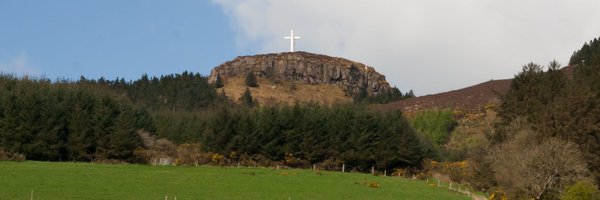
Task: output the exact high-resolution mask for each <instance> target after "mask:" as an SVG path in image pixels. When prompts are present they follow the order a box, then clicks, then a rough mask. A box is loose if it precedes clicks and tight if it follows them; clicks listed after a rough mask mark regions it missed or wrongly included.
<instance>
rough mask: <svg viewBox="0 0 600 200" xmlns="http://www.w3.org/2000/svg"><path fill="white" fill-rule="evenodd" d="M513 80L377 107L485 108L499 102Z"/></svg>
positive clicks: (493, 81) (413, 110)
mask: <svg viewBox="0 0 600 200" xmlns="http://www.w3.org/2000/svg"><path fill="white" fill-rule="evenodd" d="M511 82H512V79H502V80H490V81H487V82H483V83H480V84H477V85H474V86H470V87H466V88H463V89H459V90H453V91H448V92H442V93H438V94H431V95H425V96H420V97H414V98H410V99H404V100H400V101H396V102H391V103H388V104H382V105H377V107H378V108H381V109H400V110H403V111H405V112H416V111H419V110H423V109H433V108H438V109H443V108H452V109H455V110H476V109H480V108H483V107H484V106H485V105H486V104H488V103H494V102H498V101H499V100H500V99H499V95H503V94H505V93H506V92H508V90H509V89H510V84H511Z"/></svg>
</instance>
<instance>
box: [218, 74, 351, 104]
mask: <svg viewBox="0 0 600 200" xmlns="http://www.w3.org/2000/svg"><path fill="white" fill-rule="evenodd" d="M244 81H245V79H244V77H242V76H237V77H233V78H229V79H227V80H224V83H225V86H224V87H223V89H219V91H222V90H224V91H225V94H226V95H227V96H228V97H229V98H230V99H232V100H234V101H237V102H239V98H240V97H241V96H242V94H243V93H244V92H245V91H246V88H247V87H248V86H246V84H245V82H244ZM257 81H258V85H259V87H256V88H252V87H250V92H251V93H252V97H254V98H255V99H257V100H258V102H259V103H260V104H267V105H268V104H275V103H288V104H293V103H296V102H318V103H321V104H333V103H350V102H352V98H351V97H349V96H345V95H344V91H343V89H342V88H341V86H338V85H328V84H307V83H301V82H299V81H296V82H294V84H295V90H292V89H290V88H291V84H292V81H282V82H280V83H275V82H273V81H271V80H269V79H265V78H262V77H257Z"/></svg>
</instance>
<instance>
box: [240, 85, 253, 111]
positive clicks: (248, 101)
mask: <svg viewBox="0 0 600 200" xmlns="http://www.w3.org/2000/svg"><path fill="white" fill-rule="evenodd" d="M240 99H241V100H242V103H243V104H244V105H246V106H249V107H252V106H254V99H253V98H252V93H251V92H250V88H246V91H245V92H244V94H242V97H241V98H240Z"/></svg>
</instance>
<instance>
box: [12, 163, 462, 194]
mask: <svg viewBox="0 0 600 200" xmlns="http://www.w3.org/2000/svg"><path fill="white" fill-rule="evenodd" d="M369 185H379V187H377V188H372V187H369ZM31 190H33V191H34V199H144V200H146V199H157V200H159V199H160V200H162V199H165V196H167V195H168V196H169V197H170V199H173V197H174V196H177V199H179V200H188V199H283V200H286V199H447V200H453V199H469V198H468V197H467V196H465V195H461V194H458V193H455V192H451V191H448V190H447V189H445V188H438V187H432V186H430V185H428V184H427V183H425V181H415V180H408V179H401V178H393V177H381V176H378V177H376V176H371V175H369V174H358V173H341V172H325V171H321V172H318V173H316V172H315V171H312V170H300V169H290V170H273V169H265V168H239V169H237V168H220V167H208V166H201V167H182V166H177V167H175V166H163V167H155V166H145V165H108V164H93V163H70V162H63V163H51V162H35V161H27V162H21V163H17V162H0V199H29V198H30V192H31Z"/></svg>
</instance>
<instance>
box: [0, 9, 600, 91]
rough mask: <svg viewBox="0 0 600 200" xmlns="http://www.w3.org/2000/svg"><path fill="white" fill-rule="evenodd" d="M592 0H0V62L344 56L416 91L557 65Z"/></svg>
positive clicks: (39, 67)
mask: <svg viewBox="0 0 600 200" xmlns="http://www.w3.org/2000/svg"><path fill="white" fill-rule="evenodd" d="M598 9H600V1H598V0H570V1H567V0H452V1H448V0H398V1H391V0H368V1H367V0H356V1H347V0H302V1H300V0H246V1H242V0H212V1H208V0H206V1H192V0H181V1H160V0H153V1H142V0H135V1H134V0H132V1H117V0H107V1H95V2H91V1H74V0H72V1H66V0H61V1H49V2H46V1H32V0H31V1H30V0H24V1H17V0H0V70H3V71H5V72H11V73H19V74H20V73H28V74H37V75H42V76H47V77H50V78H55V77H66V78H78V77H79V76H80V75H84V76H86V77H91V78H96V77H99V76H105V77H108V78H112V77H117V76H119V77H125V78H137V77H139V76H140V75H141V74H142V73H148V74H150V75H161V74H166V73H179V72H181V71H183V70H189V71H195V72H200V73H202V74H207V73H208V72H209V71H210V69H211V68H212V67H214V66H216V65H218V64H219V63H222V62H225V61H227V60H229V59H232V58H234V57H235V56H238V55H251V54H259V53H272V52H281V51H286V50H288V48H289V47H288V41H286V40H284V39H283V38H282V37H283V36H285V35H286V34H289V30H290V29H292V28H293V29H294V31H295V33H296V34H298V35H300V36H301V37H302V39H300V40H299V41H298V42H297V46H296V48H297V50H301V51H308V52H313V53H320V54H327V55H331V56H338V57H344V58H347V59H350V60H354V61H358V62H362V63H365V64H367V65H370V66H372V67H374V68H375V69H376V70H377V71H379V72H381V73H383V74H385V75H386V77H387V79H388V81H389V82H390V83H391V84H392V85H396V86H398V88H400V89H401V90H402V91H406V90H408V89H414V91H415V93H416V94H417V95H424V94H430V93H436V92H442V91H447V90H452V89H459V88H462V87H466V86H470V85H473V84H476V83H480V82H483V81H487V80H490V79H502V78H510V77H512V76H513V75H514V74H515V73H517V72H518V71H519V70H520V69H521V66H522V65H523V64H526V63H528V62H536V63H540V64H546V63H548V62H549V61H550V60H552V59H556V60H558V61H559V62H560V63H562V64H566V63H567V62H568V58H569V56H570V55H571V53H572V52H573V51H574V50H576V49H578V48H580V47H581V45H582V44H583V43H584V42H585V41H588V40H590V39H593V38H594V37H598V36H600V23H598V19H600V12H598Z"/></svg>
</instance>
